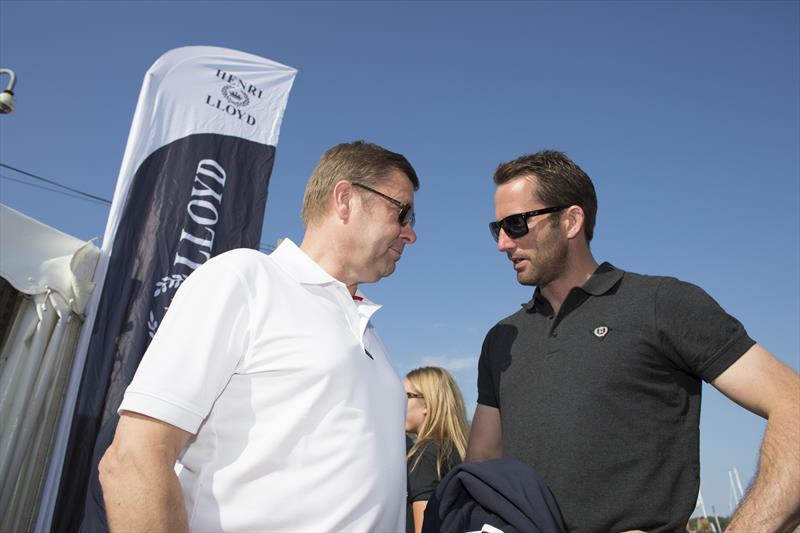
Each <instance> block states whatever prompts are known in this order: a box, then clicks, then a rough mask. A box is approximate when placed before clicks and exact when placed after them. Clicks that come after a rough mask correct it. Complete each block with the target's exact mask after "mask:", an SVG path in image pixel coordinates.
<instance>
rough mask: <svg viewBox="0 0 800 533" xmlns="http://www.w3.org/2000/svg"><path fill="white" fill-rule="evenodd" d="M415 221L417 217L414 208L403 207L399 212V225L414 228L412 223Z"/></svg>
mask: <svg viewBox="0 0 800 533" xmlns="http://www.w3.org/2000/svg"><path fill="white" fill-rule="evenodd" d="M416 221H417V215H416V214H415V213H414V208H413V207H412V206H410V205H407V206H405V207H403V209H401V210H400V225H401V226H405V225H406V224H411V227H412V228H413V227H414V223H415V222H416Z"/></svg>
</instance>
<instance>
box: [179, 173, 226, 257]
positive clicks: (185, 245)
mask: <svg viewBox="0 0 800 533" xmlns="http://www.w3.org/2000/svg"><path fill="white" fill-rule="evenodd" d="M225 178H226V174H225V169H224V168H222V166H220V164H219V163H217V162H216V161H214V160H213V159H203V160H202V161H200V163H199V164H198V165H197V172H196V173H195V177H194V183H193V184H192V196H191V200H189V203H188V204H187V205H186V212H187V213H188V215H189V217H188V218H187V219H186V222H185V225H184V227H183V228H182V229H181V237H180V240H179V241H178V251H177V252H176V253H175V261H174V262H173V264H174V265H185V266H187V267H189V270H190V271H193V270H194V269H196V268H197V267H199V266H200V265H202V264H203V263H205V262H206V261H207V260H208V258H209V257H210V256H211V249H212V248H213V246H214V235H215V230H214V226H216V225H217V222H218V221H219V210H220V207H221V206H222V192H223V190H224V188H225Z"/></svg>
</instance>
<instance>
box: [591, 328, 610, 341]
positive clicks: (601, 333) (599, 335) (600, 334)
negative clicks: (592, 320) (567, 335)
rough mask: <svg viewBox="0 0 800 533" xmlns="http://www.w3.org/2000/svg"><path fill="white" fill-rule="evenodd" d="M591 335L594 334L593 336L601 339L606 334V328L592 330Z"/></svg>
mask: <svg viewBox="0 0 800 533" xmlns="http://www.w3.org/2000/svg"><path fill="white" fill-rule="evenodd" d="M592 333H594V336H595V337H597V338H598V339H602V338H603V337H605V336H606V334H607V333H608V326H597V327H596V328H594V331H592Z"/></svg>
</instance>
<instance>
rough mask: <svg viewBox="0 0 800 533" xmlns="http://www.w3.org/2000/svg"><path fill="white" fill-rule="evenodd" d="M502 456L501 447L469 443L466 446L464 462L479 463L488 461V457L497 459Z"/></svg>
mask: <svg viewBox="0 0 800 533" xmlns="http://www.w3.org/2000/svg"><path fill="white" fill-rule="evenodd" d="M502 456H503V450H502V448H501V447H500V446H499V445H498V446H480V445H477V444H475V445H473V444H472V443H470V445H469V446H468V447H467V456H466V459H465V462H467V463H480V462H481V461H488V460H489V459H499V458H501V457H502Z"/></svg>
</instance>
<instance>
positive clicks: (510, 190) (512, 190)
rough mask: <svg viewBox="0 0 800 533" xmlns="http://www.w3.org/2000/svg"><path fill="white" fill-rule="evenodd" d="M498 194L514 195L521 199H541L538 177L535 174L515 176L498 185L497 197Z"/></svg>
mask: <svg viewBox="0 0 800 533" xmlns="http://www.w3.org/2000/svg"><path fill="white" fill-rule="evenodd" d="M498 196H503V197H505V196H512V197H516V199H517V200H520V201H527V200H532V201H536V200H538V199H539V195H538V183H537V178H536V176H535V175H533V174H522V175H520V176H515V177H514V178H512V179H510V180H508V181H507V182H505V183H502V184H500V185H498V186H497V194H495V198H497V197H498Z"/></svg>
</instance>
